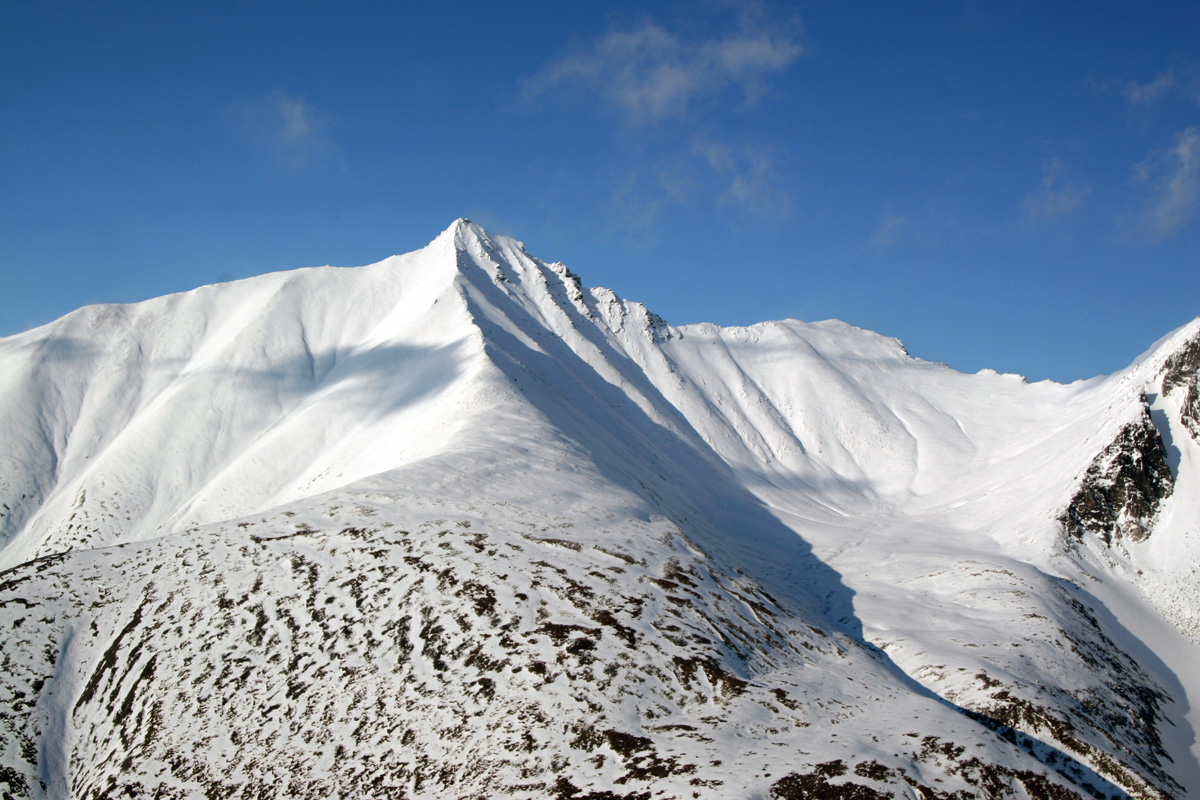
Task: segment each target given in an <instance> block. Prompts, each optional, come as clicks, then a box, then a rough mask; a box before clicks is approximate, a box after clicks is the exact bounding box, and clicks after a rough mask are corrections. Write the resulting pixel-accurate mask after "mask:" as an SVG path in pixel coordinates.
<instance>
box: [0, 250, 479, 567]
mask: <svg viewBox="0 0 1200 800" xmlns="http://www.w3.org/2000/svg"><path fill="white" fill-rule="evenodd" d="M455 252H456V250H455V234H454V232H453V231H447V232H446V233H445V234H443V235H442V236H441V237H439V238H438V239H437V240H435V241H434V242H433V243H432V244H431V245H430V246H429V247H428V248H426V249H425V250H422V251H420V252H417V253H413V254H410V255H408V256H401V257H396V258H391V259H388V260H386V261H383V262H380V263H379V264H375V265H372V266H370V267H363V268H361V269H356V270H339V269H332V268H328V267H326V268H320V269H307V270H300V271H297V272H292V273H279V274H273V275H265V276H262V277H260V278H253V279H250V280H245V281H238V282H236V283H230V284H220V285H217V286H209V287H205V288H202V289H198V290H196V291H193V292H187V293H184V294H178V295H171V296H169V297H164V298H160V299H157V300H151V301H149V302H146V303H140V304H137V305H133V306H96V307H91V308H85V309H81V310H80V311H78V312H76V313H74V314H71V315H69V316H67V317H64V318H63V319H61V320H59V321H57V322H55V323H52V324H50V325H48V326H45V327H43V328H40V329H37V330H34V331H30V332H28V333H25V334H22V335H19V336H15V337H11V338H9V339H7V340H5V341H4V342H3V346H2V347H0V373H2V374H3V378H0V414H2V415H3V416H2V417H0V424H2V425H3V430H4V436H5V441H6V442H7V443H8V446H7V447H6V453H5V456H4V458H3V460H2V461H0V491H3V493H4V497H5V502H6V503H7V505H8V508H6V509H5V510H4V517H3V518H0V532H2V533H0V535H2V536H3V540H4V541H5V542H6V547H5V549H4V551H3V556H2V557H0V558H2V562H0V563H4V564H8V565H12V564H15V563H19V562H21V561H24V560H27V559H29V558H32V557H35V556H39V555H43V554H46V553H52V552H59V551H62V550H65V549H70V548H74V547H93V546H97V545H101V544H107V543H110V542H117V541H133V540H137V539H142V538H146V537H149V536H154V535H161V534H163V533H167V532H170V531H175V530H183V529H186V528H188V527H190V526H194V525H197V524H203V523H205V522H209V521H212V520H215V519H227V518H229V517H231V516H238V515H242V514H247V513H251V512H253V511H255V510H257V509H259V508H273V507H275V506H277V505H279V504H280V503H283V502H287V501H288V500H290V499H294V498H296V497H304V496H308V495H311V494H315V493H319V492H321V491H325V490H328V489H330V488H333V487H336V486H340V485H345V484H348V483H351V482H353V481H354V480H356V479H358V478H361V477H364V476H366V475H373V474H376V473H378V472H381V471H384V470H387V469H391V468H394V467H396V466H399V465H401V464H404V463H408V462H410V461H413V460H415V459H419V458H421V457H424V456H426V455H429V454H431V453H434V452H439V451H441V450H442V449H444V448H445V447H446V446H447V443H448V442H449V441H450V440H451V439H452V438H453V436H454V434H455V433H456V432H457V431H459V430H461V429H462V428H463V427H464V426H467V425H469V424H470V413H471V410H470V409H471V408H477V407H478V404H473V403H472V399H471V398H472V397H473V396H474V395H476V394H478V393H479V392H481V391H484V389H483V385H484V384H486V377H485V376H482V375H481V374H480V373H481V370H482V369H483V367H484V362H483V360H482V358H481V356H482V352H483V344H482V342H481V340H480V337H479V332H478V330H477V329H476V328H474V327H473V326H472V325H471V324H470V319H469V317H468V316H467V313H466V310H465V307H464V304H463V302H462V299H461V297H460V295H459V294H458V290H457V288H456V281H457V280H458V279H459V275H458V272H457V271H456V269H455Z"/></svg>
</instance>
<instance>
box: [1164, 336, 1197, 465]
mask: <svg viewBox="0 0 1200 800" xmlns="http://www.w3.org/2000/svg"><path fill="white" fill-rule="evenodd" d="M1162 390H1163V394H1164V395H1170V394H1173V393H1174V392H1177V391H1182V392H1183V400H1182V402H1181V409H1180V419H1181V421H1182V422H1183V424H1184V427H1186V428H1187V430H1188V433H1190V434H1191V435H1192V438H1193V439H1195V440H1196V441H1197V442H1200V336H1197V337H1196V338H1194V339H1192V340H1191V341H1189V342H1188V343H1187V344H1185V345H1184V346H1183V347H1182V348H1181V349H1180V350H1179V351H1178V352H1177V353H1175V355H1173V356H1171V357H1170V358H1168V359H1167V361H1166V363H1165V364H1164V365H1163V379H1162Z"/></svg>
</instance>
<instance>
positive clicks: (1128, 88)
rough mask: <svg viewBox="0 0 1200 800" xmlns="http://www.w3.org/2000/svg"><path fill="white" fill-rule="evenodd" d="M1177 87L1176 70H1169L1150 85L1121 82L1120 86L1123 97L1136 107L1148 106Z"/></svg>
mask: <svg viewBox="0 0 1200 800" xmlns="http://www.w3.org/2000/svg"><path fill="white" fill-rule="evenodd" d="M1174 85H1175V72H1174V70H1167V71H1166V72H1164V73H1162V74H1161V75H1159V76H1157V77H1156V78H1155V79H1154V80H1152V81H1150V82H1149V83H1137V82H1135V81H1121V82H1120V83H1119V84H1118V86H1119V90H1120V92H1121V94H1122V95H1124V97H1125V99H1126V100H1128V101H1129V102H1130V103H1132V104H1133V105H1135V106H1140V105H1146V104H1147V103H1150V102H1153V101H1154V100H1157V99H1158V98H1160V97H1162V96H1163V95H1164V94H1165V93H1166V92H1167V90H1168V89H1170V88H1171V87H1172V86H1174Z"/></svg>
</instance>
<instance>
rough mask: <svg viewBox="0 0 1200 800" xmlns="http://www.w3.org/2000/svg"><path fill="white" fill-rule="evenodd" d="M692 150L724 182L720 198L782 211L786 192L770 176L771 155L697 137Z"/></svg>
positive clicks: (787, 204)
mask: <svg viewBox="0 0 1200 800" xmlns="http://www.w3.org/2000/svg"><path fill="white" fill-rule="evenodd" d="M692 153H693V155H696V156H698V157H700V158H702V159H703V160H704V162H705V163H707V164H708V166H709V168H710V169H711V170H712V171H713V172H714V173H716V175H717V176H718V177H719V178H720V179H721V180H722V182H723V183H724V184H725V186H724V190H723V193H722V195H721V196H720V198H719V202H721V203H723V204H727V205H733V206H737V207H739V208H742V209H744V210H746V211H752V212H755V213H767V214H775V215H782V214H785V213H786V212H787V210H788V208H789V207H790V205H791V201H790V198H789V197H788V195H787V194H786V193H785V192H783V191H781V190H779V189H778V188H776V187H775V186H774V185H773V184H772V183H771V180H770V166H771V162H770V159H769V158H768V157H767V156H766V155H765V154H764V153H762V152H758V151H755V150H753V149H751V148H740V149H735V148H733V147H730V146H729V145H726V144H722V143H720V142H715V141H711V140H708V139H696V140H694V141H693V143H692Z"/></svg>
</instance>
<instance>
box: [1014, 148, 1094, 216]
mask: <svg viewBox="0 0 1200 800" xmlns="http://www.w3.org/2000/svg"><path fill="white" fill-rule="evenodd" d="M1065 172H1066V165H1065V164H1063V162H1062V160H1061V159H1059V158H1057V157H1055V158H1051V159H1049V160H1048V161H1047V162H1046V165H1045V167H1043V169H1042V183H1041V185H1040V186H1039V187H1038V188H1037V189H1035V190H1034V191H1032V192H1030V193H1029V194H1028V195H1026V196H1025V200H1024V202H1023V203H1022V210H1023V211H1024V213H1025V217H1026V218H1027V219H1031V220H1046V219H1060V218H1062V217H1064V216H1066V215H1067V214H1068V213H1070V212H1071V211H1074V210H1075V209H1076V208H1077V207H1078V206H1079V204H1080V203H1082V202H1083V199H1084V198H1085V197H1087V195H1088V192H1089V189H1088V188H1087V187H1086V186H1081V185H1079V184H1076V183H1067V182H1065V181H1064V180H1063V175H1064V173H1065Z"/></svg>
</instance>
